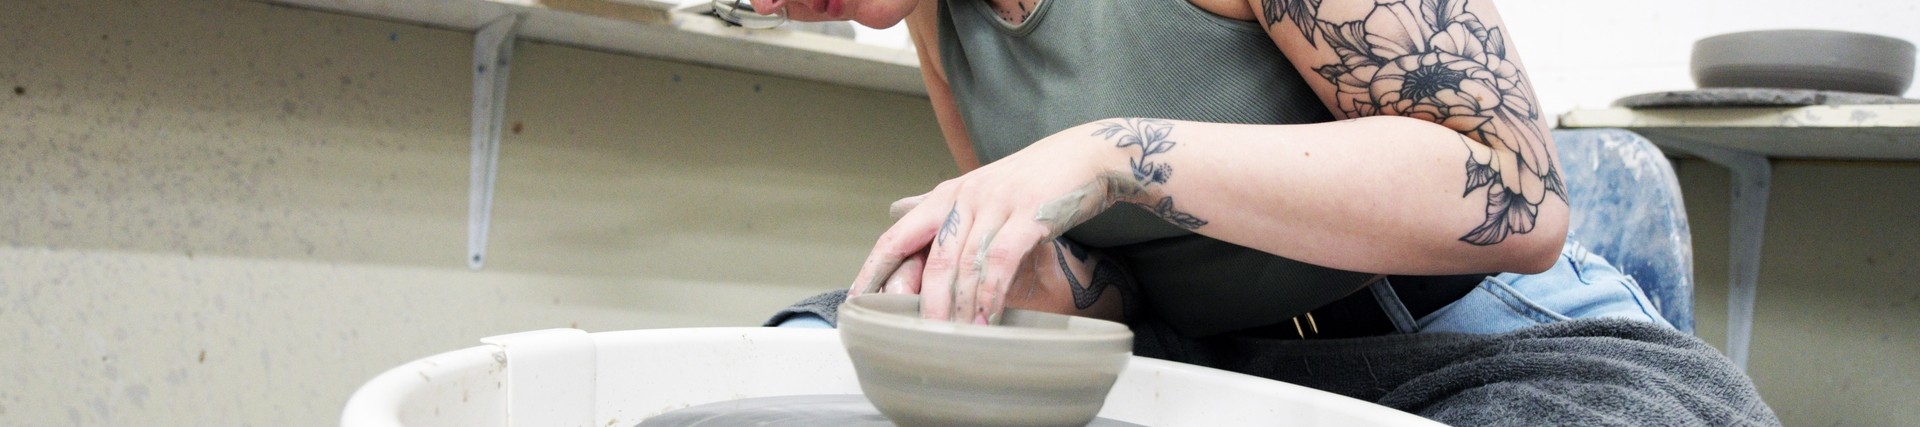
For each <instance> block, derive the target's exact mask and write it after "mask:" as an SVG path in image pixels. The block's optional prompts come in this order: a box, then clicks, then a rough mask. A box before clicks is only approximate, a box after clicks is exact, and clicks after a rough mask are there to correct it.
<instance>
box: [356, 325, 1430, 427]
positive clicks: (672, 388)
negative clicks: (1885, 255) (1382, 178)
mask: <svg viewBox="0 0 1920 427" xmlns="http://www.w3.org/2000/svg"><path fill="white" fill-rule="evenodd" d="M481 342H483V343H486V344H485V345H481V346H477V347H470V348H465V349H461V350H455V351H450V352H446V353H441V354H438V355H434V356H431V357H427V358H425V359H420V360H416V361H413V362H411V363H407V364H405V365H401V366H400V367H397V368H393V369H392V370H388V371H387V372H385V373H382V374H380V376H378V377H374V378H373V380H372V381H368V382H367V383H366V384H365V385H363V386H361V387H360V390H359V391H357V392H354V394H353V397H352V398H350V399H348V400H347V406H346V409H345V411H344V413H342V414H341V420H340V424H341V425H342V426H349V427H376V426H377V427H388V426H393V427H398V426H409V427H427V426H591V427H626V426H632V425H634V424H638V423H639V422H640V421H641V420H644V419H646V418H647V417H651V416H654V415H659V414H662V413H665V412H667V411H672V410H675V409H680V408H685V407H689V406H694V405H700V404H706V403H713V402H720V401H726V400H734V399H743V398H751V397H767V396H785V395H799V394H858V393H860V384H859V383H858V382H857V381H856V380H855V378H854V374H853V363H852V362H850V361H848V359H847V353H846V351H845V350H844V349H842V348H841V346H840V336H839V334H837V333H836V331H834V330H832V329H798V328H693V329H656V330H637V331H620V332H601V333H594V334H589V333H587V332H585V331H581V330H577V329H549V330H543V331H533V332H523V333H518V334H512V335H503V336H497V337H490V338H486V339H482V340H481ZM1100 416H1101V417H1105V418H1111V419H1114V420H1119V421H1126V422H1131V423H1136V424H1142V425H1149V426H1273V425H1291V426H1343V427H1344V426H1372V425H1394V426H1401V425H1408V426H1416V425H1417V426H1427V425H1436V426H1437V425H1440V424H1438V423H1435V422H1433V421H1430V420H1427V419H1424V418H1420V417H1418V416H1414V415H1412V414H1408V413H1405V412H1400V411H1396V410H1393V409H1391V408H1387V407H1383V406H1379V405H1375V404H1372V403H1368V402H1364V401H1360V400H1356V399H1352V398H1347V397H1344V396H1340V395H1336V394H1332V393H1327V392H1323V391H1319V390H1314V389H1309V388H1305V387H1300V386H1296V385H1292V384H1287V383H1283V382H1278V381H1272V380H1267V379H1262V378H1258V377H1253V376H1248V375H1241V374H1236V373H1232V372H1227V371H1221V370H1217V369H1209V368H1203V367H1198V366H1193V365H1186V364H1179V363H1173V362H1167V361H1163V360H1156V359H1148V358H1143V357H1137V356H1136V357H1134V358H1133V359H1132V361H1131V362H1129V363H1128V365H1127V370H1126V371H1125V372H1122V373H1121V374H1120V379H1119V381H1118V382H1117V383H1116V384H1115V385H1114V387H1113V391H1112V393H1110V394H1109V395H1108V396H1107V403H1106V406H1105V407H1104V408H1102V409H1101V411H1100Z"/></svg>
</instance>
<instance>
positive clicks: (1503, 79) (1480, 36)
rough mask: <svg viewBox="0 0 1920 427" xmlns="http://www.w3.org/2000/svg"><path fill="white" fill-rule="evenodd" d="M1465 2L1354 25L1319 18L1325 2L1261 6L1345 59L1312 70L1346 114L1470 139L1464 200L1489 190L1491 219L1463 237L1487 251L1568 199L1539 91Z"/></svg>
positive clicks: (1426, 3)
mask: <svg viewBox="0 0 1920 427" xmlns="http://www.w3.org/2000/svg"><path fill="white" fill-rule="evenodd" d="M1467 1H1468V0H1401V1H1396V2H1391V3H1386V2H1376V3H1374V5H1373V9H1372V10H1371V11H1369V12H1368V13H1367V15H1366V17H1364V18H1362V19H1361V20H1358V21H1348V22H1330V21H1326V20H1322V19H1320V18H1319V17H1318V16H1316V15H1317V14H1318V10H1319V8H1320V4H1321V0H1266V2H1265V3H1264V4H1263V8H1262V10H1263V11H1264V12H1265V13H1266V24H1267V25H1268V26H1275V25H1282V22H1283V19H1285V20H1288V21H1291V23H1292V26H1293V27H1295V28H1297V29H1298V30H1299V31H1300V34H1301V35H1302V36H1304V37H1305V38H1306V40H1307V42H1308V44H1310V45H1312V46H1316V47H1318V46H1320V44H1321V43H1325V44H1326V46H1327V47H1328V48H1331V49H1332V50H1333V52H1334V54H1335V55H1336V56H1338V57H1339V62H1336V63H1331V64H1325V65H1320V66H1317V67H1314V68H1313V70H1314V71H1315V73H1316V74H1319V75H1320V78H1322V79H1325V80H1326V81H1327V82H1328V83H1330V84H1332V85H1333V86H1334V88H1335V89H1336V92H1335V93H1334V104H1335V107H1336V109H1338V110H1339V112H1340V113H1343V114H1344V115H1345V117H1365V116H1374V115H1399V116H1407V117H1413V118H1418V119H1424V120H1427V121H1431V122H1434V123H1438V124H1440V125H1442V126H1446V127H1447V128H1449V129H1453V130H1455V131H1459V132H1460V134H1461V135H1462V136H1464V137H1465V139H1467V141H1466V145H1467V151H1468V153H1469V154H1468V157H1467V161H1466V168H1465V169H1466V189H1465V190H1464V191H1463V192H1462V197H1465V196H1468V195H1472V194H1473V192H1474V191H1475V190H1478V189H1481V188H1486V189H1487V204H1486V219H1485V221H1483V222H1482V223H1481V224H1480V225H1479V226H1478V227H1475V228H1474V229H1473V230H1472V231H1469V232H1467V234H1466V235H1464V236H1461V237H1460V240H1461V241H1463V242H1467V243H1471V244H1474V245H1482V246H1485V245H1492V244H1495V243H1500V242H1501V241H1504V240H1506V238H1507V237H1508V236H1509V235H1512V234H1523V233H1527V232H1529V231H1533V226H1534V220H1535V218H1537V217H1538V216H1539V213H1540V204H1541V203H1543V202H1545V201H1546V196H1547V195H1549V194H1551V195H1554V196H1557V197H1559V198H1560V199H1561V200H1562V201H1565V200H1566V197H1567V196H1566V191H1565V184H1564V183H1563V182H1562V181H1561V178H1560V171H1559V170H1558V169H1557V168H1556V167H1555V166H1554V162H1553V158H1552V155H1551V154H1550V152H1549V151H1548V146H1547V145H1548V144H1551V143H1552V142H1551V140H1550V139H1548V137H1547V133H1546V131H1545V130H1544V129H1542V128H1541V126H1540V122H1539V118H1540V113H1539V110H1538V109H1537V107H1536V106H1535V105H1534V97H1533V88H1532V87H1531V86H1529V85H1528V83H1527V80H1526V77H1525V76H1524V74H1523V73H1522V72H1521V71H1520V67H1519V66H1518V65H1517V64H1514V63H1513V62H1512V61H1510V60H1509V59H1508V52H1507V45H1506V37H1505V34H1504V33H1503V32H1502V31H1501V29H1500V28H1498V27H1488V26H1486V25H1485V24H1483V23H1481V21H1480V18H1479V17H1478V16H1475V15H1474V14H1473V13H1472V12H1468V11H1467Z"/></svg>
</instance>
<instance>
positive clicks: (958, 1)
mask: <svg viewBox="0 0 1920 427" xmlns="http://www.w3.org/2000/svg"><path fill="white" fill-rule="evenodd" d="M941 6H942V7H941V9H940V29H939V48H940V52H939V53H940V58H941V60H942V64H943V66H944V67H945V71H946V76H947V80H948V84H949V85H950V87H951V88H952V90H953V94H954V100H955V104H956V105H957V106H958V107H959V112H960V114H961V116H962V117H963V118H964V119H965V121H966V127H967V132H968V134H969V135H970V136H971V137H972V140H973V146H974V150H975V153H976V154H978V155H979V158H980V160H981V161H982V162H991V161H994V160H997V159H1000V158H1002V157H1006V156H1007V155H1009V154H1012V153H1013V152H1015V151H1018V150H1020V149H1021V148H1024V147H1026V146H1027V145H1028V144H1031V143H1033V142H1034V141H1037V140H1039V139H1040V138H1044V137H1046V136H1048V135H1051V134H1053V133H1055V132H1058V131H1060V130H1062V129H1066V128H1069V127H1073V126H1076V125H1080V124H1084V123H1087V122H1090V121H1094V120H1099V119H1105V118H1113V117H1151V118H1162V119H1177V120H1194V121H1204V122H1219V123H1253V124H1293V123H1317V122H1325V121H1331V120H1333V117H1332V115H1331V114H1330V113H1328V111H1327V108H1326V107H1325V106H1324V105H1323V104H1321V103H1320V101H1319V98H1318V97H1316V96H1315V95H1314V93H1313V92H1312V90H1311V89H1310V88H1309V87H1308V86H1307V83H1306V82H1305V81H1304V80H1303V79H1302V78H1301V76H1300V74H1299V73H1297V72H1295V71H1294V68H1293V64H1292V63H1291V62H1289V61H1288V60H1287V59H1286V57H1284V56H1282V55H1281V53H1280V51H1279V48H1277V47H1275V46H1274V43H1273V40H1272V39H1271V38H1269V37H1268V36H1267V34H1266V33H1265V32H1264V31H1263V30H1262V29H1261V28H1260V27H1259V26H1258V25H1257V24H1255V23H1253V22H1247V21H1238V20H1233V19H1229V18H1225V17H1221V16H1218V15H1214V14H1212V13H1210V12H1207V11H1205V10H1202V9H1199V8H1198V7H1196V6H1194V5H1192V4H1191V3H1188V2H1187V0H1124V1H1090V0H1044V1H1042V2H1040V4H1039V5H1038V6H1037V7H1036V8H1035V9H1036V10H1034V11H1033V12H1032V13H1031V15H1029V16H1028V17H1027V19H1026V21H1025V22H1024V23H1022V24H1021V25H1018V26H1012V25H1008V24H1006V23H1005V21H1002V20H1000V19H999V18H998V17H997V16H996V15H995V14H994V13H993V11H992V10H991V8H990V6H989V5H988V4H987V2H986V0H947V1H945V2H943V3H942V5H941ZM1177 138H1178V136H1177V134H1176V140H1177ZM1174 179H1179V178H1178V177H1175V178H1174ZM1067 236H1068V237H1070V238H1073V239H1074V240H1075V241H1077V242H1080V243H1083V244H1086V245H1089V246H1093V247H1100V248H1107V249H1108V250H1109V251H1110V252H1112V253H1114V254H1116V255H1118V256H1120V257H1122V258H1123V259H1126V260H1127V261H1128V264H1129V267H1130V268H1131V269H1132V271H1133V274H1134V277H1135V279H1136V281H1137V282H1138V283H1139V285H1140V288H1141V292H1142V293H1143V294H1144V295H1145V296H1146V302H1147V306H1148V307H1149V309H1150V311H1151V312H1152V313H1153V314H1157V315H1158V316H1160V317H1162V318H1164V319H1165V320H1166V321H1167V322H1168V323H1169V324H1171V325H1173V326H1174V327H1175V329H1177V330H1179V331H1180V332H1181V333H1183V334H1186V335H1189V336H1205V335H1212V334H1216V333H1221V332H1227V331H1233V330H1238V329H1243V328H1248V327H1254V326H1262V325H1269V324H1274V323H1279V322H1281V321H1285V320H1287V319H1289V318H1291V317H1293V316H1297V315H1299V314H1301V313H1304V312H1306V311H1307V310H1310V309H1313V308H1316V307H1320V306H1321V305H1324V304H1326V303H1328V302H1331V301H1334V300H1336V299H1339V298H1340V297H1342V296H1345V295H1346V294H1347V293H1349V292H1351V291H1353V290H1355V289H1358V286H1357V285H1358V284H1360V283H1361V282H1363V281H1365V280H1366V279H1368V278H1370V277H1371V275H1369V274H1364V273H1356V272H1346V271H1339V270H1334V269H1328V268H1323V267H1318V266H1314V265H1310V264H1306V263H1302V262H1298V261H1293V260H1289V259H1286V258H1282V257H1279V256H1275V255H1272V254H1268V253H1265V252H1261V251H1257V250H1253V249H1249V248H1246V247H1243V246H1239V245H1234V244H1231V243H1227V242H1222V241H1219V240H1215V239H1212V238H1208V237H1205V236H1200V235H1197V234H1192V233H1191V232H1188V231H1186V230H1183V229H1181V228H1179V227H1175V226H1173V225H1171V224H1168V223H1166V222H1165V221H1162V220H1161V219H1160V218H1158V217H1156V216H1154V215H1153V214H1151V213H1149V212H1147V211H1146V210H1145V209H1141V208H1139V207H1136V206H1132V205H1118V206H1115V207H1114V208H1113V209H1111V210H1109V211H1107V212H1105V213H1102V214H1100V215H1099V216H1097V217H1095V218H1093V219H1092V220H1090V221H1088V222H1087V223H1085V224H1083V225H1081V226H1079V227H1077V228H1075V229H1073V230H1072V231H1070V232H1068V233H1067Z"/></svg>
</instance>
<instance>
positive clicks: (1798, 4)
mask: <svg viewBox="0 0 1920 427" xmlns="http://www.w3.org/2000/svg"><path fill="white" fill-rule="evenodd" d="M1474 1H1485V0H1474ZM1497 3H1498V4H1499V7H1500V14H1501V16H1502V17H1503V18H1505V20H1506V23H1507V25H1508V26H1509V27H1510V28H1512V31H1513V37H1514V39H1515V40H1516V44H1517V46H1518V47H1519V48H1520V49H1521V51H1520V52H1521V55H1523V58H1522V59H1523V60H1524V61H1525V62H1526V66H1527V68H1528V70H1529V71H1531V72H1532V73H1533V84H1534V88H1535V89H1536V90H1537V94H1538V95H1539V97H1540V103H1541V104H1542V105H1543V106H1544V107H1545V108H1544V110H1545V111H1546V112H1548V113H1551V114H1555V115H1558V114H1560V113H1565V112H1566V111H1568V110H1571V109H1574V108H1599V107H1606V106H1608V105H1609V104H1611V103H1612V102H1613V101H1614V100H1615V99H1619V98H1620V97H1623V96H1627V95H1633V94H1640V93H1646V92H1655V91H1664V90H1684V89H1692V88H1693V87H1694V85H1693V79H1692V77H1691V74H1689V72H1688V68H1687V64H1688V60H1689V58H1690V56H1689V55H1690V54H1691V52H1692V48H1693V42H1694V41H1695V40H1699V39H1701V38H1705V37H1709V36H1713V35H1717V34H1724V33H1730V32H1737V31H1749V30H1761V29H1783V28H1798V29H1830V30H1846V31H1855V32H1864V33H1873V34H1880V35H1885V36H1892V37H1898V38H1902V39H1906V40H1907V41H1910V42H1916V43H1920V25H1916V20H1920V2H1914V1H1904V0H1903V1H1886V0H1833V1H1804V0H1802V1H1789V0H1606V1H1601V0H1507V1H1500V2H1497ZM1909 93H1911V92H1909Z"/></svg>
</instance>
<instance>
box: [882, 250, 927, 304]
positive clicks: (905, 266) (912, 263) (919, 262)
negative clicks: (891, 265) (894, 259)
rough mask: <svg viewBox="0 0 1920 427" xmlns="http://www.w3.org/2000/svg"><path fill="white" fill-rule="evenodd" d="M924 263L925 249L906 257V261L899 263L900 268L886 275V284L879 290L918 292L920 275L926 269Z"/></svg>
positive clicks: (905, 292)
mask: <svg viewBox="0 0 1920 427" xmlns="http://www.w3.org/2000/svg"><path fill="white" fill-rule="evenodd" d="M926 265H927V253H926V251H921V252H920V253H917V254H914V255H913V256H910V257H907V260H906V261H902V262H901V263H900V269H898V270H894V271H893V274H892V275H891V276H888V277H887V284H886V285H885V287H884V288H883V289H882V290H881V292H884V293H889V294H918V293H920V275H921V274H924V272H925V271H926Z"/></svg>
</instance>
